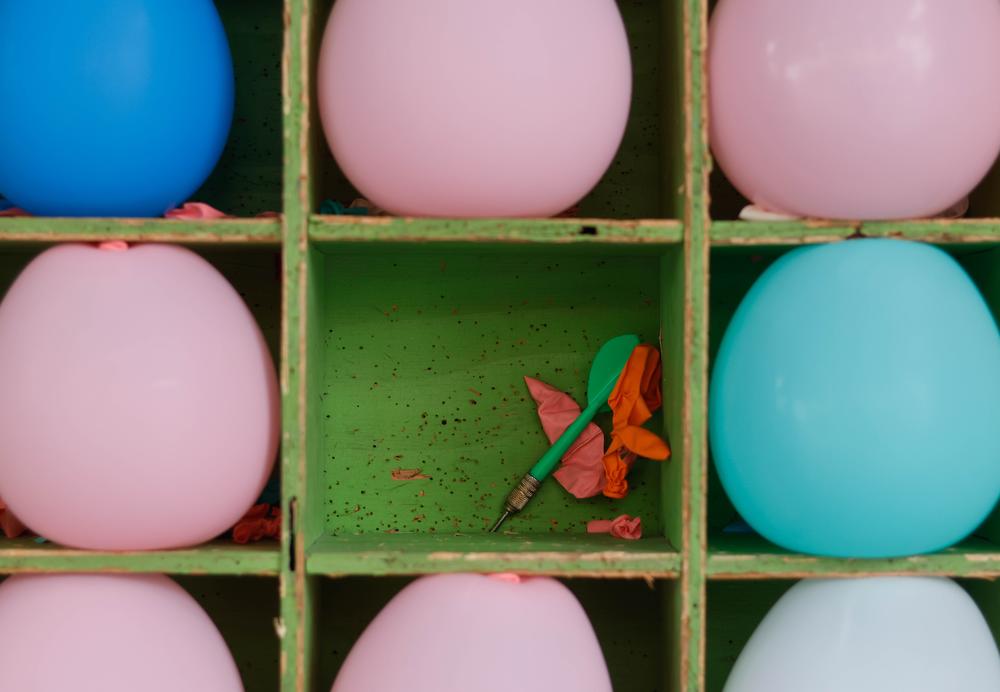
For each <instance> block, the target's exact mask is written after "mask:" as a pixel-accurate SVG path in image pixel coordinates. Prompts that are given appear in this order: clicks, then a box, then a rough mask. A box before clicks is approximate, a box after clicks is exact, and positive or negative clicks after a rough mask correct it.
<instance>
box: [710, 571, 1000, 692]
mask: <svg viewBox="0 0 1000 692" xmlns="http://www.w3.org/2000/svg"><path fill="white" fill-rule="evenodd" d="M804 690H809V692H848V691H850V692H885V690H907V692H940V690H962V692H995V691H996V690H1000V656H998V654H997V646H996V644H995V643H994V641H993V637H992V635H991V634H990V629H989V626H988V625H987V624H986V620H985V619H984V618H983V615H982V613H980V612H979V609H978V608H977V607H976V604H975V603H974V602H973V601H972V599H971V598H970V597H969V595H968V594H967V593H965V591H963V590H962V589H961V588H959V587H958V586H957V585H956V584H955V583H954V582H952V581H950V580H948V579H931V578H921V577H881V578H874V579H847V580H818V581H804V582H799V583H798V584H796V585H795V586H793V587H792V588H791V589H790V590H789V591H787V592H786V593H785V595H784V596H782V597H781V599H780V600H779V601H778V603H777V604H775V606H774V607H773V608H772V609H771V611H770V612H769V613H768V614H767V616H766V617H765V618H764V620H763V622H761V624H760V626H759V627H758V628H757V630H756V631H755V632H754V634H753V636H752V637H751V638H750V641H749V642H748V643H747V645H746V647H745V648H744V649H743V653H741V654H740V657H739V658H738V659H737V661H736V665H735V666H733V670H732V672H731V673H730V675H729V680H728V681H727V682H726V686H725V688H724V692H804Z"/></svg>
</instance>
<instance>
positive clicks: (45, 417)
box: [0, 244, 279, 550]
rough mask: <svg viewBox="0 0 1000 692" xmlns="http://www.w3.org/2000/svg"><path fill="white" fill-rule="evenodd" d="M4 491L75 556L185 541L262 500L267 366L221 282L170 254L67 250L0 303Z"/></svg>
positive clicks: (249, 322)
mask: <svg viewBox="0 0 1000 692" xmlns="http://www.w3.org/2000/svg"><path fill="white" fill-rule="evenodd" d="M0 382H2V383H3V386H2V387H0V497H2V498H3V499H4V502H6V503H7V504H8V505H9V506H10V508H11V510H12V511H13V512H14V514H16V515H17V516H18V517H19V518H20V519H21V520H22V521H23V522H24V523H25V524H27V525H28V526H29V527H30V528H31V529H33V530H34V531H36V532H38V533H39V534H41V535H43V536H45V537H47V538H49V539H51V540H53V541H56V542H57V543H63V544H65V545H69V546H75V547H79V548H89V549H98V550H152V549H165V548H176V547H182V546H190V545H195V544H197V543H201V542H203V541H206V540H209V539H211V538H214V537H215V536H217V535H219V534H220V533H222V532H224V531H226V530H227V529H228V528H229V527H231V526H232V525H233V524H234V523H235V522H236V521H237V520H238V519H239V518H240V517H241V516H242V515H243V514H244V513H245V512H246V510H247V509H248V508H249V507H250V505H251V504H253V502H254V500H256V499H257V497H258V496H259V494H260V491H261V490H262V488H263V486H264V484H265V483H266V481H267V478H268V476H269V474H270V472H271V469H272V467H273V464H274V457H275V453H276V450H277V444H278V430H279V417H278V389H277V381H276V377H275V372H274V364H273V362H272V360H271V356H270V354H269V353H268V350H267V346H266V344H265V343H264V339H263V337H262V336H261V333H260V329H259V328H258V326H257V324H256V322H255V321H254V318H253V316H252V315H251V314H250V311H249V310H248V309H247V307H246V305H245V304H244V303H243V301H242V299H241V298H240V296H239V295H238V294H237V293H236V291H235V290H233V288H232V286H230V285H229V283H228V282H227V281H226V279H225V278H224V277H223V276H222V275H221V274H219V272H218V271H217V270H216V269H215V268H214V267H212V266H211V265H210V264H209V263H208V262H206V261H205V260H203V259H202V258H201V257H199V256H198V255H196V254H194V253H193V252H191V251H190V250H185V249H183V248H180V247H174V246H166V245H139V246H134V247H131V248H127V249H126V246H124V244H110V245H109V246H108V249H99V248H97V247H95V246H87V245H61V246H57V247H54V248H51V249H49V250H47V251H45V252H43V253H42V254H41V255H39V256H38V257H37V258H36V259H35V260H34V261H32V262H31V264H29V265H28V267H27V268H26V269H25V270H24V272H23V273H22V274H21V275H20V276H19V277H18V279H17V281H15V282H14V285H13V286H12V287H11V288H10V291H9V292H8V293H7V296H6V297H5V298H4V300H3V302H2V303H0Z"/></svg>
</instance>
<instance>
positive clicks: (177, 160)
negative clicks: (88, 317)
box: [0, 0, 234, 217]
mask: <svg viewBox="0 0 1000 692" xmlns="http://www.w3.org/2000/svg"><path fill="white" fill-rule="evenodd" d="M0 94H4V96H5V98H4V104H3V107H2V108H0V190H3V194H4V195H6V196H7V198H8V199H9V200H10V201H11V202H12V203H13V204H14V205H15V206H18V207H20V208H22V209H24V210H25V211H27V212H29V213H31V214H35V215H39V216H140V217H152V216H162V215H163V214H164V213H165V212H167V211H169V210H170V209H172V208H174V207H176V206H179V205H180V204H182V203H183V202H185V201H186V200H187V199H188V198H189V197H190V195H191V194H193V193H194V192H195V191H196V190H197V189H198V188H199V187H200V186H201V185H202V183H204V181H205V180H206V179H207V178H208V176H209V174H210V173H211V172H212V169H213V168H214V167H215V165H216V163H217V162H218V160H219V157H220V156H221V154H222V150H223V148H224V147H225V144H226V140H227V138H228V136H229V128H230V125H231V123H232V116H233V101H234V84H233V63H232V56H231V54H230V51H229V43H228V40H227V38H226V33H225V30H224V28H223V26H222V21H221V19H220V18H219V14H218V12H217V11H216V9H215V5H214V3H213V2H212V0H88V2H79V0H47V1H46V2H0Z"/></svg>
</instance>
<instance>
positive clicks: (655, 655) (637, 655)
mask: <svg viewBox="0 0 1000 692" xmlns="http://www.w3.org/2000/svg"><path fill="white" fill-rule="evenodd" d="M408 582H409V580H408V579H405V578H398V577H387V578H383V579H364V578H361V577H351V578H346V579H323V578H318V581H317V583H316V584H315V590H316V593H317V600H316V602H315V603H314V610H315V612H316V613H317V618H318V622H317V630H316V633H315V635H314V638H313V641H312V647H311V651H312V659H313V661H314V668H313V670H312V676H311V677H312V681H311V683H310V685H309V686H308V687H307V688H306V689H307V690H308V692H328V690H329V689H330V686H331V685H332V684H333V680H334V678H335V677H336V675H337V671H338V670H339V669H340V666H341V665H342V664H343V662H344V659H345V658H346V657H347V654H348V652H349V651H350V649H351V647H352V646H353V645H354V643H355V642H356V641H357V639H358V637H359V636H360V635H361V633H362V632H363V631H364V629H365V627H366V626H367V625H368V623H369V622H371V620H372V618H374V617H375V615H377V614H378V612H379V611H380V610H381V609H382V608H383V607H384V606H385V604H386V603H388V601H389V600H390V599H391V598H392V597H393V596H394V595H395V594H396V593H398V592H399V590H400V589H402V588H403V587H404V586H406V584H407V583H408ZM564 583H565V584H566V586H568V587H569V588H570V590H571V591H572V592H573V593H574V595H575V596H576V597H577V598H578V599H579V601H580V603H581V605H583V607H584V609H585V610H586V611H587V615H588V616H589V618H590V621H591V624H593V626H594V631H595V633H596V634H597V638H598V641H599V642H600V644H601V648H602V650H603V651H604V657H605V659H606V660H607V663H608V670H609V673H610V675H611V682H612V685H613V686H614V689H616V690H634V691H635V692H640V691H641V692H646V691H652V690H665V689H673V688H672V687H671V686H670V682H669V681H670V680H671V679H672V678H673V676H674V674H675V671H674V667H675V666H677V665H678V661H677V657H676V652H677V649H678V647H677V645H676V641H674V637H675V636H676V635H675V633H674V632H673V631H672V629H671V628H672V622H673V620H672V618H671V617H670V612H669V610H670V608H671V605H670V604H671V603H672V602H673V599H674V596H675V594H674V591H675V590H676V588H677V584H676V582H674V581H671V580H656V581H651V582H648V583H647V582H645V581H641V580H624V581H623V580H610V581H609V580H601V579H569V580H566V581H565V582H564Z"/></svg>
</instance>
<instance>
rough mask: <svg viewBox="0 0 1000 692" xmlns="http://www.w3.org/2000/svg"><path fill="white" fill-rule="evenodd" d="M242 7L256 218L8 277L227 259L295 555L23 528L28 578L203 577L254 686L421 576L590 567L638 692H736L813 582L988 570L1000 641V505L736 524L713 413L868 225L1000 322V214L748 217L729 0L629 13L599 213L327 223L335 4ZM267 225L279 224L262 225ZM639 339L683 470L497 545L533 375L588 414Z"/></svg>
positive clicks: (342, 186)
mask: <svg viewBox="0 0 1000 692" xmlns="http://www.w3.org/2000/svg"><path fill="white" fill-rule="evenodd" d="M217 4H218V5H219V7H220V10H221V12H222V16H223V19H224V21H225V23H226V26H227V29H228V30H229V34H230V39H231V42H232V44H233V50H234V56H235V60H236V66H237V77H238V95H237V120H236V123H235V126H234V131H233V137H232V141H231V142H230V145H229V148H228V149H227V153H226V155H225V157H224V159H223V162H222V164H221V165H220V168H219V170H218V171H217V172H216V173H215V175H213V177H212V179H211V180H210V181H209V183H208V184H206V186H205V187H204V188H203V190H202V191H200V192H199V195H198V198H199V199H201V200H203V201H207V202H209V203H212V204H214V205H216V206H218V207H219V208H221V209H224V210H226V211H228V212H230V213H234V214H238V215H240V216H239V217H238V218H233V219H225V220H218V221H187V222H184V221H164V220H135V219H32V218H25V219H13V218H0V288H5V287H6V285H7V284H9V282H10V281H11V280H13V277H14V276H16V273H17V271H19V270H20V268H21V267H23V266H24V264H25V263H26V262H27V261H29V259H30V258H31V256H32V255H33V254H34V253H35V252H37V251H38V250H39V249H41V248H42V247H44V246H45V245H48V244H51V243H55V242H63V241H95V240H101V239H106V238H115V239H124V240H128V241H136V242H142V241H146V242H149V241H156V242H171V243H182V244H185V245H190V246H192V247H194V248H195V249H197V250H198V251H199V252H202V253H203V254H204V255H205V256H206V257H207V258H208V259H209V260H210V261H212V262H213V263H214V264H215V265H216V266H218V267H219V268H220V269H221V270H222V271H223V272H224V273H225V274H226V275H227V277H228V278H229V279H230V280H231V281H232V282H233V283H234V285H236V286H237V288H238V289H239V290H240V291H241V293H243V295H244V296H245V297H246V299H247V301H248V303H249V304H250V305H251V308H252V309H253V310H254V313H255V315H256V316H257V318H258V319H259V320H260V322H261V324H262V327H263V329H264V332H265V334H266V335H267V336H268V339H269V343H270V345H271V348H272V350H273V351H274V353H275V355H276V357H277V358H278V359H279V361H280V373H281V382H282V388H281V391H282V400H283V405H282V412H283V436H282V449H281V460H280V468H281V474H282V493H283V494H282V508H283V511H282V517H283V520H284V525H283V532H282V537H281V541H280V543H271V544H261V545H256V546H249V547H239V546H234V545H231V544H228V543H226V542H225V541H215V542H213V543H211V544H209V545H206V546H202V547H198V548H194V549H190V550H182V551H166V552H156V553H141V554H140V553H125V554H112V553H86V552H81V551H74V550H67V549H62V548H59V547H57V546H53V545H51V544H44V545H39V544H37V543H35V542H33V541H31V540H17V541H4V542H0V572H2V573H8V574H9V573H20V572H48V571H108V572H119V571H122V572H166V573H170V574H175V575H181V576H182V583H183V584H184V585H185V587H187V588H188V589H190V590H191V591H192V592H193V593H195V594H196V595H197V596H198V597H199V598H200V599H201V600H202V602H203V603H204V604H205V605H206V607H207V608H208V609H209V612H210V613H211V614H212V615H213V617H215V618H216V620H217V621H218V622H219V623H220V626H221V627H222V629H223V632H224V634H225V635H226V636H227V638H228V640H229V642H230V645H231V647H232V648H233V650H234V653H235V654H236V657H237V660H238V662H239V663H240V666H241V670H242V672H243V674H244V678H245V680H246V684H247V689H248V690H250V691H251V692H264V691H273V690H275V689H280V690H282V691H283V692H293V691H295V692H317V691H320V690H324V691H325V690H327V689H329V686H330V684H331V683H332V680H333V677H334V676H335V674H336V670H337V667H338V666H339V664H340V662H341V661H342V660H343V657H344V656H345V655H346V653H347V651H348V650H349V648H350V645H351V643H352V642H353V641H354V639H355V638H356V637H357V636H358V634H359V633H360V631H361V630H362V629H363V627H364V625H365V624H366V623H367V622H368V620H369V619H370V618H371V617H372V616H373V615H374V613H376V612H377V611H378V609H379V608H380V607H381V605H383V604H384V603H385V602H386V601H387V600H388V599H389V598H391V596H392V594H394V593H395V592H396V591H397V590H398V589H399V588H401V587H402V586H403V585H404V584H405V583H406V581H407V580H408V579H411V578H413V577H415V576H418V575H421V574H432V573H439V572H454V571H476V572H490V571H501V570H503V571H510V570H514V571H519V572H524V573H530V574H544V575H553V576H557V577H559V578H563V579H565V580H566V583H567V584H569V585H570V587H571V588H572V589H574V591H575V592H576V593H577V595H578V596H579V597H580V599H581V601H582V602H583V604H584V606H585V607H586V608H587V610H588V613H589V614H590V616H591V618H592V620H593V622H594V625H595V628H596V630H597V633H598V636H599V637H600V639H601V642H602V645H603V646H604V650H605V654H606V657H607V660H608V664H609V667H610V669H611V672H612V677H613V679H614V682H615V686H616V689H618V690H621V691H623V692H630V691H631V690H651V689H655V690H661V691H663V692H681V691H684V692H700V691H701V690H711V691H712V692H714V691H715V690H719V689H721V686H722V684H723V683H724V680H725V676H726V674H727V672H728V670H729V667H730V666H731V665H732V662H733V660H734V657H735V656H736V654H737V653H738V651H739V649H740V647H741V646H742V644H743V643H744V642H745V641H746V638H747V637H748V636H749V634H750V632H751V631H752V629H753V627H754V625H755V624H756V622H757V621H758V620H759V618H760V617H761V616H762V614H763V613H764V612H766V609H767V607H768V606H769V605H770V604H771V603H773V602H774V600H775V599H776V598H777V597H778V596H779V595H780V593H782V592H783V590H784V589H785V588H787V586H788V585H789V584H790V583H791V582H790V580H792V579H798V578H806V577H822V576H827V577H850V576H858V575H866V574H934V575H947V576H954V577H958V578H962V579H965V580H969V581H968V582H967V583H969V585H970V587H969V588H970V591H971V592H972V593H973V594H974V596H975V597H976V598H977V599H978V600H979V601H980V603H981V604H982V605H983V606H984V610H985V611H986V612H987V613H988V617H989V618H990V620H991V624H992V626H993V627H994V629H995V630H1000V590H998V587H996V586H994V585H993V584H992V582H991V581H989V580H993V579H996V578H998V577H1000V547H998V541H1000V518H994V519H993V520H991V521H990V522H988V523H987V525H986V526H985V527H984V528H983V530H981V531H980V532H979V535H977V536H976V537H974V538H972V539H970V540H969V541H967V542H964V543H962V544H960V545H959V546H956V547H955V548H952V549H950V550H947V551H944V552H943V553H941V554H939V555H932V556H922V557H914V558H908V559H900V560H875V561H858V560H836V559H817V558H811V557H808V556H802V555H794V554H790V553H787V552H784V551H781V550H779V549H777V548H776V547H774V546H772V545H770V544H768V543H767V542H766V541H763V540H761V539H758V538H751V537H747V536H732V535H727V534H724V533H722V532H721V529H722V528H723V527H724V526H726V525H727V524H728V523H729V522H730V521H731V520H732V519H733V516H734V513H733V511H732V508H731V506H730V505H729V504H728V502H727V501H726V499H725V496H724V494H723V493H722V492H721V489H720V487H719V485H718V482H717V479H715V477H714V475H713V473H712V471H711V466H710V460H709V450H708V445H707V421H706V410H707V387H708V372H709V365H710V359H711V356H712V354H713V353H714V349H715V347H716V345H717V343H718V340H719V338H720V336H721V332H722V331H723V330H724V329H725V326H726V323H727V321H728V319H729V316H730V315H731V313H732V310H733V309H735V307H736V305H737V304H738V302H739V299H740V297H741V296H742V295H743V294H744V293H745V291H746V290H747V289H748V288H749V286H750V284H751V283H752V281H753V279H754V278H755V277H756V276H757V275H759V273H760V271H762V270H763V268H764V267H765V266H767V264H768V263H769V261H771V260H773V259H774V258H775V257H777V256H779V255H780V254H781V253H782V252H785V251H787V250H788V249H790V248H792V247H794V246H796V245H801V244H804V243H819V242H837V241H841V240H844V239H847V238H850V237H857V236H861V235H870V236H885V237H902V238H910V239H916V240H923V241H925V242H931V243H937V244H941V245H943V246H945V247H947V248H948V249H949V250H950V251H951V252H953V253H954V254H955V255H956V257H958V258H959V259H960V261H961V262H963V263H964V265H965V266H966V267H967V268H968V269H969V271H970V273H971V274H972V276H973V277H974V279H975V280H976V281H977V282H978V283H979V284H980V286H981V287H982V288H983V290H984V293H985V294H986V295H987V297H988V298H989V299H990V300H991V302H992V304H993V306H994V309H995V310H997V311H1000V219H996V218H970V219H964V220H961V221H951V222H941V221H921V222H906V223H860V222H851V223H828V222H822V221H802V222H781V223H747V222H740V221H736V220H734V215H735V211H736V210H738V208H739V204H740V201H739V200H738V199H737V198H735V197H733V193H732V190H731V188H730V187H729V186H728V185H727V183H726V181H725V179H724V177H723V176H721V174H720V173H719V172H718V171H715V172H713V170H712V161H711V157H710V152H709V142H708V127H707V115H708V113H707V108H706V101H705V88H706V74H705V57H706V48H707V45H706V44H707V31H706V28H707V17H708V12H709V7H708V3H707V1H706V0H620V2H619V6H620V7H621V9H622V12H623V15H624V17H625V19H626V23H627V25H628V28H629V35H630V38H631V42H632V47H633V62H634V64H635V68H636V69H635V80H636V83H635V94H636V98H635V103H634V108H633V115H632V120H631V122H630V126H629V131H628V133H627V135H626V139H625V142H624V144H623V146H622V149H621V151H620V153H619V156H618V159H617V160H616V162H615V165H614V166H613V167H612V169H611V171H609V173H608V175H607V176H606V178H605V180H604V181H603V182H602V183H601V185H599V186H598V188H597V189H596V190H595V191H594V193H593V194H592V195H590V196H589V197H588V198H587V199H586V200H585V201H584V202H583V204H582V206H581V212H580V213H581V218H577V219H538V220H504V219H490V220H436V219H390V218H358V217H334V216H324V215H321V214H319V213H318V212H319V209H320V205H321V202H322V201H323V200H324V199H328V198H334V199H337V200H339V201H341V202H350V201H351V199H352V197H353V196H354V195H355V194H356V193H355V191H354V190H353V189H352V188H351V187H350V185H349V183H348V182H347V181H346V179H345V178H344V176H343V175H342V174H341V173H340V172H339V170H338V169H337V167H336V164H335V162H334V161H333V159H332V157H331V156H330V154H329V153H328V151H327V149H326V146H325V143H324V141H323V137H322V133H321V131H320V128H319V123H318V118H317V113H316V107H315V102H314V99H313V94H314V91H315V79H314V74H313V69H314V64H315V56H316V50H317V46H318V40H319V37H320V36H321V32H322V30H323V26H324V23H325V19H326V16H327V14H328V12H329V9H330V7H331V6H332V0H284V1H283V2H279V0H217ZM429 165H433V164H432V162H429ZM996 177H997V176H993V177H992V178H991V179H990V180H992V179H995V178H996ZM710 182H711V185H710ZM990 184H991V183H990V182H989V180H988V182H987V183H984V186H983V187H982V188H981V189H980V190H978V191H977V195H976V199H977V200H980V202H979V204H980V208H982V209H988V208H989V205H986V204H984V203H982V202H981V200H987V201H989V200H990V199H997V200H1000V194H997V191H991V190H990V189H989V188H988V186H989V185H990ZM710 190H711V191H713V192H715V193H716V196H715V198H714V199H713V198H712V195H710ZM268 210H270V211H278V212H280V213H281V217H280V219H259V218H254V217H255V215H256V214H258V213H260V212H262V211H268ZM594 276H599V277H600V280H599V281H597V282H594V281H593V279H592V277H594ZM631 331H637V332H639V333H641V334H642V336H643V338H644V339H646V340H647V341H651V342H656V343H658V344H659V345H660V347H661V349H662V351H663V354H664V401H665V406H664V413H663V415H662V417H658V418H657V425H659V426H661V428H662V430H663V432H664V433H665V434H666V435H667V436H668V437H669V439H670V443H671V446H672V449H673V457H672V459H671V460H669V461H668V462H665V463H664V464H662V465H660V464H656V463H653V462H640V464H639V465H638V466H637V467H636V470H635V472H634V476H633V478H632V480H633V481H634V489H633V492H632V493H631V494H630V495H629V497H628V498H627V499H626V500H624V501H620V502H610V501H607V500H603V499H597V500H592V501H588V502H582V503H581V502H577V501H575V500H572V499H571V498H568V497H567V496H566V495H565V493H563V492H562V491H561V490H560V489H559V488H558V487H556V485H555V484H546V486H545V487H544V488H543V489H542V491H541V492H540V493H539V495H538V497H537V498H536V499H535V500H534V502H533V503H532V506H531V507H529V509H528V510H527V511H526V512H524V514H523V515H521V516H518V517H516V518H514V519H512V520H510V522H509V524H508V525H505V527H504V529H505V530H504V532H502V533H500V534H497V535H490V534H488V533H486V529H487V528H488V527H489V524H490V522H491V521H492V520H493V519H494V518H495V516H496V513H497V511H498V510H499V508H500V506H501V503H502V499H503V496H504V495H505V493H506V491H507V490H508V489H509V487H510V486H511V484H512V483H513V482H514V481H515V480H516V479H517V478H518V477H519V476H520V474H521V473H523V471H524V470H525V469H526V468H527V467H528V466H529V465H530V463H531V461H533V460H534V459H535V458H536V457H537V455H538V454H539V453H540V452H541V451H543V450H544V449H545V446H546V442H545V440H544V437H543V436H542V435H541V432H540V431H539V430H538V425H537V421H536V420H535V417H534V416H535V414H534V410H533V407H532V406H531V402H530V400H527V399H526V397H527V394H526V392H525V390H524V386H523V383H522V380H521V378H522V376H523V375H532V376H536V377H539V378H542V379H544V380H547V381H549V382H551V383H552V384H555V385H559V386H561V387H563V388H565V389H566V390H567V391H570V392H571V393H573V394H574V395H576V396H577V398H578V399H582V398H584V389H585V381H586V372H587V368H588V367H589V362H590V359H591V357H592V355H593V352H594V351H595V350H596V348H597V346H598V345H599V344H600V343H602V342H603V340H604V339H606V338H607V337H609V336H613V335H615V334H618V333H626V332H631ZM622 512H628V513H631V514H638V515H641V516H642V518H643V522H644V527H645V536H646V537H645V538H644V539H643V540H642V541H640V542H637V543H627V542H621V541H616V540H614V539H611V538H610V537H607V536H591V535H588V534H587V533H586V532H585V529H584V527H585V523H586V521H587V520H588V519H592V518H601V517H612V516H615V515H616V514H617V513H622Z"/></svg>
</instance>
